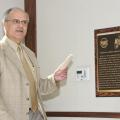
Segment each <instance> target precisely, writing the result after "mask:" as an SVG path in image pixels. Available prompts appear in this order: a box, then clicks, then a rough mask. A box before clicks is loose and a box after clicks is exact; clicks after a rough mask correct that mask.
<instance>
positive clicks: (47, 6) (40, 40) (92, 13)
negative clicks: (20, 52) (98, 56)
mask: <svg viewBox="0 0 120 120" xmlns="http://www.w3.org/2000/svg"><path fill="white" fill-rule="evenodd" d="M119 5H120V1H119V0H109V1H108V0H37V56H38V62H39V65H40V70H41V76H42V77H46V76H47V75H48V74H50V73H52V72H53V71H54V70H55V69H56V68H57V66H58V65H59V64H60V63H61V62H62V61H63V60H64V58H65V57H66V56H67V55H68V54H69V53H72V54H73V63H72V65H71V67H70V69H69V71H68V79H67V81H66V82H65V83H62V84H61V88H60V91H59V92H58V93H56V94H55V95H54V96H50V98H52V99H49V100H46V101H45V102H44V105H45V108H46V110H48V111H79V112H80V111H84V112H120V97H96V93H95V56H94V52H95V49H94V30H95V29H100V28H108V27H114V26H119V25H120V15H119V11H120V6H119ZM78 66H88V67H89V69H90V78H89V80H88V81H76V74H75V73H76V69H77V67H78ZM59 119H60V118H59ZM65 119H67V118H65ZM71 119H72V118H71ZM50 120H52V118H50ZM53 120H54V118H53ZM83 120H84V119H83Z"/></svg>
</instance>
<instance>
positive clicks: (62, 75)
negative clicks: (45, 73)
mask: <svg viewBox="0 0 120 120" xmlns="http://www.w3.org/2000/svg"><path fill="white" fill-rule="evenodd" d="M67 72H68V69H67V68H65V69H58V70H57V71H55V73H54V79H55V81H61V80H65V79H67Z"/></svg>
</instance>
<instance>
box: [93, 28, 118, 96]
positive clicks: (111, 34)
mask: <svg viewBox="0 0 120 120" xmlns="http://www.w3.org/2000/svg"><path fill="white" fill-rule="evenodd" d="M95 72H96V74H95V75H96V96H106V97H107V96H120V27H119V26H117V27H112V28H105V29H97V30H95Z"/></svg>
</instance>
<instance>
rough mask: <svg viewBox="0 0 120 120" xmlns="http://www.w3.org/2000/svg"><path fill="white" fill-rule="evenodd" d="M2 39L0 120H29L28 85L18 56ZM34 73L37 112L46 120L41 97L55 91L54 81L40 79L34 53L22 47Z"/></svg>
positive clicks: (0, 52) (0, 55)
mask: <svg viewBox="0 0 120 120" xmlns="http://www.w3.org/2000/svg"><path fill="white" fill-rule="evenodd" d="M6 39H7V37H4V38H3V39H2V41H1V42H0V120H29V115H28V112H29V107H30V100H29V84H28V82H29V81H28V80H27V78H26V77H25V73H24V70H23V68H22V66H21V64H20V61H19V59H18V56H17V55H16V53H15V51H14V50H13V48H12V47H10V45H9V43H8V42H7V40H6ZM24 50H25V51H26V53H27V55H28V57H29V59H30V61H31V63H32V64H33V72H35V75H36V78H37V81H36V85H37V90H38V99H39V110H40V113H41V114H42V116H43V117H44V120H47V117H46V114H45V112H44V109H43V106H42V100H41V95H46V94H49V93H50V92H53V91H54V90H56V88H57V87H56V84H55V81H54V80H52V79H41V78H40V75H39V74H40V73H39V67H38V64H37V60H36V57H35V55H34V53H33V52H32V51H31V50H30V49H28V48H27V47H26V46H24Z"/></svg>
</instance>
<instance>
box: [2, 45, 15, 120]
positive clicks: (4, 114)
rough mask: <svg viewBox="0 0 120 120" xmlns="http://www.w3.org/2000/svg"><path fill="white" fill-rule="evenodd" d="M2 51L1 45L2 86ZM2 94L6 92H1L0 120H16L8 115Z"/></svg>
mask: <svg viewBox="0 0 120 120" xmlns="http://www.w3.org/2000/svg"><path fill="white" fill-rule="evenodd" d="M2 55H3V54H2V50H1V45H0V84H1V72H2V71H1V69H2V68H1V64H2V62H1V59H2V58H3V56H2ZM1 92H4V91H0V120H15V119H14V118H12V116H11V115H10V114H9V113H8V111H7V109H6V107H5V104H4V101H3V99H2V96H1Z"/></svg>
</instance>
